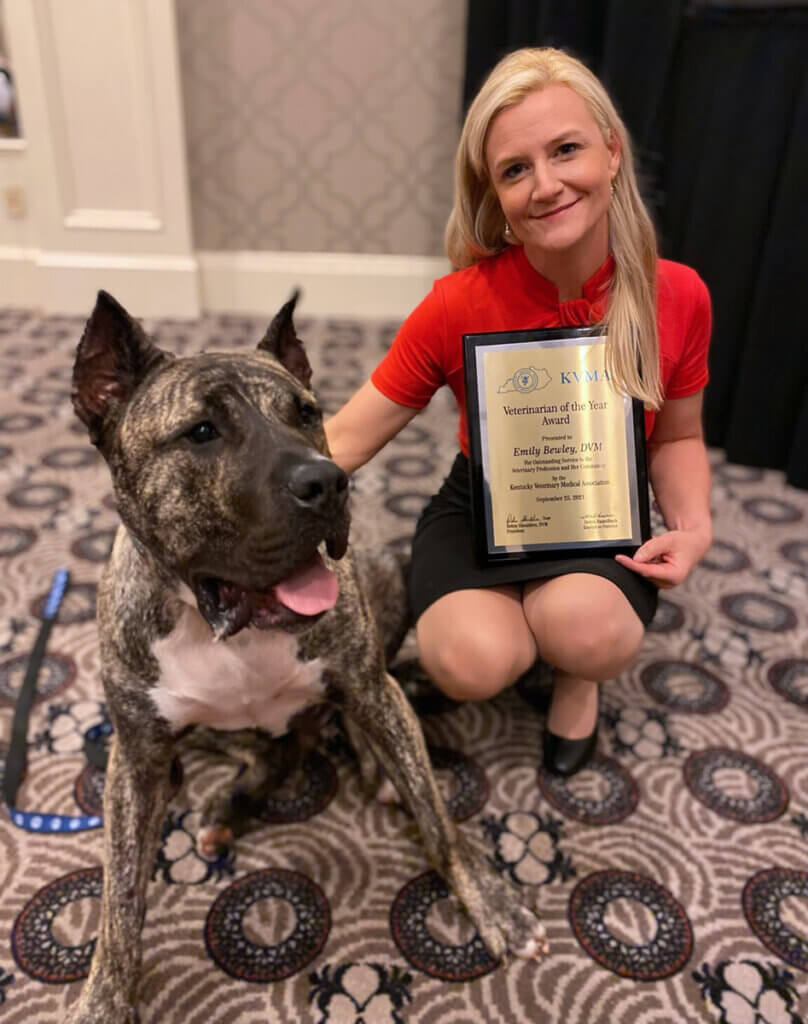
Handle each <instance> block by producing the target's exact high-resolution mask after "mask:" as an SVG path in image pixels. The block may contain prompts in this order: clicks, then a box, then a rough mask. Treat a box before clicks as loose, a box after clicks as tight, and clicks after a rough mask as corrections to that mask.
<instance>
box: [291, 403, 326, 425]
mask: <svg viewBox="0 0 808 1024" xmlns="http://www.w3.org/2000/svg"><path fill="white" fill-rule="evenodd" d="M297 411H298V415H299V416H300V422H301V423H302V424H303V426H304V427H314V426H316V425H317V424H318V423H319V422H320V420H321V419H322V416H323V414H322V413H321V412H320V410H319V409H318V408H317V406H316V405H313V404H312V403H311V402H299V403H298V407H297Z"/></svg>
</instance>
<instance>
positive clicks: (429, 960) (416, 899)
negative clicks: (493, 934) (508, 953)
mask: <svg viewBox="0 0 808 1024" xmlns="http://www.w3.org/2000/svg"><path fill="white" fill-rule="evenodd" d="M449 895H450V893H449V888H448V886H447V885H446V883H445V882H444V881H443V879H442V878H441V876H440V875H439V874H438V873H437V871H426V872H424V874H422V875H418V877H417V878H413V879H412V880H411V881H409V882H407V884H406V885H405V886H404V888H403V889H401V891H400V892H399V893H398V895H397V896H396V898H395V900H394V901H393V904H392V906H391V907H390V928H391V931H392V933H393V940H394V941H395V944H396V945H397V946H398V948H399V950H401V953H402V955H403V956H404V957H406V959H407V960H408V961H409V963H410V964H412V966H413V967H417V968H418V970H419V971H423V972H424V973H425V974H429V975H430V976H431V977H433V978H441V979H442V980H443V981H471V980H472V979H474V978H481V977H482V976H483V975H484V974H490V973H491V971H493V970H495V969H496V967H498V966H499V961H498V960H494V958H493V957H492V956H491V955H490V953H489V952H488V950H487V949H486V948H485V945H484V944H483V940H482V939H481V938H480V936H479V935H475V936H474V938H473V939H471V940H470V941H469V942H466V943H463V944H450V943H444V942H441V941H440V940H439V939H437V938H436V937H435V936H434V935H433V934H432V932H431V931H430V930H429V928H428V927H427V916H428V914H429V911H430V910H431V909H432V906H433V904H435V903H438V902H439V901H440V900H445V899H447V898H448V897H449ZM455 907H456V911H457V913H458V914H460V913H462V911H461V910H460V907H459V906H457V905H456V903H455Z"/></svg>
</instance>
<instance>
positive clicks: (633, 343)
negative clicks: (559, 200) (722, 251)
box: [445, 47, 663, 409]
mask: <svg viewBox="0 0 808 1024" xmlns="http://www.w3.org/2000/svg"><path fill="white" fill-rule="evenodd" d="M548 85H566V86H568V87H569V88H570V89H572V90H574V91H575V92H576V93H577V94H578V95H579V96H580V97H581V99H582V100H583V101H584V103H585V104H586V106H587V108H588V110H589V112H590V114H591V115H592V117H593V118H594V120H595V122H596V123H597V125H598V127H599V128H600V131H601V134H602V136H603V139H604V142H605V143H606V144H607V145H609V144H610V143H611V142H612V140H613V139H614V138H616V139H617V140H618V142H619V144H620V169H619V170H618V172H617V175H616V177H615V178H614V182H613V193H612V198H611V203H610V205H609V248H610V250H611V253H612V256H613V257H614V264H615V267H614V273H613V275H612V282H611V286H610V289H609V301H608V310H607V313H606V316H605V318H604V323H606V324H607V325H608V328H609V332H608V342H607V345H606V366H607V369H608V371H609V375H610V376H611V378H612V383H613V384H614V386H615V387H616V388H617V389H618V391H621V392H624V393H625V394H628V395H632V396H634V397H636V398H639V399H641V400H642V401H643V402H644V403H645V404H646V405H647V406H649V407H651V408H654V409H658V408H659V407H660V406H661V404H662V398H663V396H662V385H661V381H660V376H659V335H658V332H657V320H656V268H657V244H656V233H655V231H654V226H653V223H652V222H651V218H650V216H649V214H648V211H647V209H646V208H645V204H644V203H643V200H642V198H641V196H640V192H639V188H638V185H637V177H636V174H635V171H634V161H633V158H632V154H631V143H630V140H629V135H628V131H627V129H626V126H625V125H624V124H623V121H622V120H621V118H620V115H619V114H618V113H617V110H616V109H615V107H614V104H613V103H612V101H611V100H610V99H609V96H608V93H607V92H606V90H605V89H604V88H603V86H602V85H601V83H600V82H599V81H598V79H597V78H596V77H595V75H593V74H592V72H591V71H590V70H589V69H588V68H587V67H586V66H585V65H584V64H582V63H581V62H580V61H579V60H577V59H576V58H575V57H571V56H570V55H569V54H567V53H564V52H563V50H555V49H551V48H549V47H548V48H544V49H523V50H516V51H515V52H514V53H511V54H508V56H506V57H503V59H502V60H501V61H500V62H499V63H498V64H497V65H496V67H495V68H494V69H493V71H492V72H491V73H490V75H489V76H488V78H487V79H486V81H485V82H484V83H483V85H482V88H481V89H480V91H479V92H478V93H477V96H476V97H475V99H474V101H473V103H472V104H471V106H470V107H469V111H468V114H467V115H466V120H465V123H464V125H463V131H462V134H461V136H460V143H459V145H458V148H457V155H456V157H455V199H454V206H453V208H452V212H451V214H450V215H449V221H448V223H447V225H446V235H445V244H446V253H447V255H448V257H449V260H450V261H451V263H452V266H453V267H455V268H456V269H460V268H462V267H468V266H471V264H473V263H476V262H477V261H478V260H480V259H483V258H485V257H486V256H494V255H496V254H497V253H500V252H502V251H503V250H504V249H505V248H506V247H507V245H508V242H507V240H506V238H505V234H504V229H505V218H504V216H503V213H502V210H501V208H500V205H499V200H498V199H497V196H496V193H495V191H494V188H493V185H492V183H491V179H490V176H489V173H488V166H487V164H486V159H485V144H486V139H487V136H488V129H489V128H490V126H491V122H492V121H493V120H494V118H495V117H496V116H497V114H498V113H499V112H500V111H501V110H504V109H505V108H506V107H512V106H515V105H516V104H517V103H520V102H521V101H522V100H523V99H524V98H525V97H526V96H527V95H528V94H529V93H531V92H535V91H536V90H538V89H543V88H545V86H548Z"/></svg>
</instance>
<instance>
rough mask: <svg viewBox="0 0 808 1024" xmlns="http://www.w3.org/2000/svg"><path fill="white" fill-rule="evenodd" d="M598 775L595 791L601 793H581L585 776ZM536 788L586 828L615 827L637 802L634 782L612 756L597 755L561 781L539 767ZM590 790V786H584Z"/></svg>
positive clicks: (561, 778) (567, 815) (557, 807)
mask: <svg viewBox="0 0 808 1024" xmlns="http://www.w3.org/2000/svg"><path fill="white" fill-rule="evenodd" d="M593 774H594V775H595V776H597V778H596V780H595V783H596V786H597V788H598V789H605V792H604V794H603V795H602V796H601V795H596V796H590V795H588V794H587V793H586V792H582V789H583V786H584V784H585V783H586V781H587V776H589V777H590V779H591V776H592V775H593ZM538 780H539V787H540V788H541V791H542V793H543V794H544V798H545V799H546V800H547V801H548V802H549V803H551V804H552V805H553V807H555V808H556V809H557V810H559V811H561V813H562V814H563V815H564V816H565V817H567V818H574V819H575V821H582V822H584V823H585V824H587V825H614V824H615V823H616V822H618V821H623V819H624V818H627V817H628V816H629V815H630V814H632V813H633V811H634V810H635V808H636V807H637V803H638V802H639V799H640V791H639V789H638V788H637V783H636V782H635V781H634V779H633V778H632V776H631V775H630V773H629V772H628V771H627V770H626V769H625V768H624V767H623V766H622V765H621V764H620V763H619V762H618V761H615V760H614V758H612V757H606V756H605V755H604V754H596V755H595V756H594V757H593V758H592V760H591V761H590V762H589V763H588V764H587V765H586V767H585V768H583V769H582V770H581V771H580V772H579V773H578V774H577V775H575V776H573V777H572V778H564V777H562V776H560V775H553V774H551V773H550V772H547V771H545V770H544V769H543V768H540V769H539V771H538ZM587 788H589V787H587Z"/></svg>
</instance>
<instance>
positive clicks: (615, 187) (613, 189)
mask: <svg viewBox="0 0 808 1024" xmlns="http://www.w3.org/2000/svg"><path fill="white" fill-rule="evenodd" d="M609 187H610V189H611V193H612V196H616V195H617V185H615V183H614V178H612V182H611V185H610V186H609Z"/></svg>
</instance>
